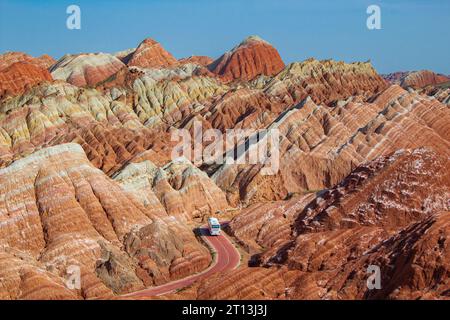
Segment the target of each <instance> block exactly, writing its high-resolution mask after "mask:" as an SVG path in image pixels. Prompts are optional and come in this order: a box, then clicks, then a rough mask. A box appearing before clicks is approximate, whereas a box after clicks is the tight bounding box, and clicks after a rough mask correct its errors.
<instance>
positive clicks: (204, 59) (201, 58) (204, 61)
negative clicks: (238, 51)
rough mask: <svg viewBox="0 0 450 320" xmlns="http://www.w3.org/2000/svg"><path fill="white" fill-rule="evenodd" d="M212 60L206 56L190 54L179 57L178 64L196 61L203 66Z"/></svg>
mask: <svg viewBox="0 0 450 320" xmlns="http://www.w3.org/2000/svg"><path fill="white" fill-rule="evenodd" d="M213 61H214V60H213V59H212V58H210V57H207V56H190V57H188V58H183V59H180V60H179V62H180V64H186V63H196V64H199V65H201V66H203V67H206V66H207V65H209V64H211V63H212V62H213Z"/></svg>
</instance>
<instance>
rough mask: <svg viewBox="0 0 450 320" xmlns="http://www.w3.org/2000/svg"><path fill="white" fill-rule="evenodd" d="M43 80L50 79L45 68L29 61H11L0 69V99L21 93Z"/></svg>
mask: <svg viewBox="0 0 450 320" xmlns="http://www.w3.org/2000/svg"><path fill="white" fill-rule="evenodd" d="M45 81H52V76H51V75H50V73H49V72H48V71H47V70H46V69H44V68H42V67H40V66H38V65H36V64H33V63H29V62H15V63H12V64H11V65H9V66H8V67H6V68H4V69H1V70H0V99H2V98H6V97H7V96H15V95H18V94H21V93H23V92H24V91H25V90H27V89H28V88H31V87H33V86H34V85H36V84H39V83H41V82H45Z"/></svg>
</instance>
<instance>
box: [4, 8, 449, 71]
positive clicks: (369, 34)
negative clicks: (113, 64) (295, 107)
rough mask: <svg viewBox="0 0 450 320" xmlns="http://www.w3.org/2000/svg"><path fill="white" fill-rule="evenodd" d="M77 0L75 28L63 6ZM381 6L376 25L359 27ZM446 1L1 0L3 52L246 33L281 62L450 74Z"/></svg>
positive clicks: (210, 45)
mask: <svg viewBox="0 0 450 320" xmlns="http://www.w3.org/2000/svg"><path fill="white" fill-rule="evenodd" d="M70 4H76V5H78V6H80V8H81V19H82V25H81V26H82V28H81V30H68V29H67V28H66V19H67V17H68V15H67V14H66V8H67V6H68V5H70ZM370 4H377V5H379V6H380V7H381V18H382V29H381V30H373V31H370V30H368V29H367V28H366V19H367V17H368V15H367V14H366V8H367V6H368V5H370ZM449 21H450V1H447V0H390V1H389V0H383V1H381V0H314V1H312V0H311V1H301V0H147V1H144V0H126V1H125V0H122V1H119V0H109V1H106V0H99V1H93V0H90V1H88V0H71V1H65V0H53V1H52V0H40V1H31V0H0V53H3V52H5V51H24V52H27V53H29V54H32V55H35V56H37V55H41V54H44V53H48V54H50V55H51V56H53V57H55V58H59V57H61V56H62V55H64V54H65V53H78V52H100V51H101V52H115V51H119V50H123V49H127V48H130V47H135V46H137V45H138V43H139V42H140V41H141V40H143V39H144V38H146V37H151V38H154V39H155V40H157V41H159V42H160V43H161V44H162V45H163V46H164V47H165V48H166V49H167V50H168V51H169V52H171V53H172V54H173V55H174V56H175V57H177V58H181V57H185V56H190V55H209V56H211V57H213V58H215V57H218V56H220V55H221V54H222V53H223V52H225V51H226V50H228V49H230V48H232V47H233V46H234V45H236V44H237V43H239V42H240V41H241V40H242V39H244V38H245V37H246V36H248V35H253V34H256V35H259V36H261V37H262V38H264V39H266V40H267V41H269V42H270V43H272V44H273V45H274V46H275V47H276V48H277V49H278V51H279V52H280V54H281V56H282V58H283V60H284V61H285V62H286V63H289V62H293V61H302V60H304V59H306V58H309V57H315V58H318V59H328V58H333V59H336V60H344V61H347V62H351V61H366V60H368V59H370V60H371V61H372V63H373V65H374V66H375V68H376V69H377V70H378V71H379V72H380V73H386V72H392V71H398V70H418V69H431V70H434V71H437V72H442V73H445V74H450V63H449V56H450V55H449V52H450V41H449V39H450V23H449Z"/></svg>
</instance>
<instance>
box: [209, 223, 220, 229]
mask: <svg viewBox="0 0 450 320" xmlns="http://www.w3.org/2000/svg"><path fill="white" fill-rule="evenodd" d="M211 228H213V229H220V225H218V224H213V225H212V226H211Z"/></svg>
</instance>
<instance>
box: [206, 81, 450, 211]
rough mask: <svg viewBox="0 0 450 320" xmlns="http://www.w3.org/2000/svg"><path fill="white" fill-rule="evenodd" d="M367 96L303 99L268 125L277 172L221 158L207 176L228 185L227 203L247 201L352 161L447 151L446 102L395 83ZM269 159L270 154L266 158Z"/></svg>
mask: <svg viewBox="0 0 450 320" xmlns="http://www.w3.org/2000/svg"><path fill="white" fill-rule="evenodd" d="M371 101H372V102H370V103H367V102H359V101H351V99H350V100H348V101H342V102H339V103H338V104H337V105H336V106H335V107H334V108H329V107H326V106H322V105H316V104H315V103H314V102H313V101H312V100H311V99H306V100H305V101H303V102H302V103H300V104H298V105H297V106H295V107H292V108H290V109H288V110H286V111H285V112H284V113H283V114H282V115H281V116H280V117H278V119H276V120H275V121H274V122H273V123H272V124H271V125H270V126H268V127H267V128H269V129H275V128H276V129H278V130H279V133H280V139H279V152H280V155H279V171H278V172H276V174H274V175H264V174H261V169H262V168H263V165H261V164H258V165H252V164H248V162H247V164H244V165H236V164H224V165H222V166H221V167H220V168H219V169H217V170H216V171H215V172H214V174H213V179H214V180H215V181H216V183H217V184H218V185H219V186H220V187H221V188H222V189H224V190H227V191H228V194H227V196H228V199H229V201H230V203H232V204H235V203H237V202H239V201H243V202H244V203H252V202H256V201H259V200H266V199H267V200H279V199H284V198H286V197H288V196H289V194H292V193H293V194H295V193H303V192H309V191H312V190H320V189H324V188H329V187H331V186H333V185H334V184H336V183H338V182H339V181H340V180H342V179H343V178H344V177H345V176H346V175H347V174H348V173H350V172H351V170H352V169H353V168H354V167H355V166H356V165H357V164H360V163H362V162H364V161H367V160H372V159H375V158H376V157H378V156H380V155H383V154H389V153H392V152H394V151H396V150H398V149H402V148H414V147H421V146H431V147H433V148H436V150H439V151H440V152H442V153H444V154H448V152H449V151H448V150H450V137H449V134H448V133H449V123H450V122H449V121H448V120H444V119H449V117H450V113H449V109H448V108H447V107H446V106H445V105H443V104H442V103H440V102H439V101H437V100H435V99H429V98H427V97H424V96H422V95H420V94H417V93H409V92H407V91H405V90H403V89H402V88H400V87H398V86H392V87H390V88H389V89H387V90H385V91H384V92H383V93H382V94H380V95H378V96H377V97H376V98H374V99H373V100H371ZM399 121H401V123H402V125H400V126H399V125H398V123H399ZM246 150H247V151H246V152H247V153H248V152H249V150H250V148H249V147H247V148H246ZM244 156H246V157H247V155H244ZM244 156H243V157H244ZM271 164H272V160H270V158H268V159H267V163H265V164H264V166H266V167H270V165H271Z"/></svg>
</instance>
